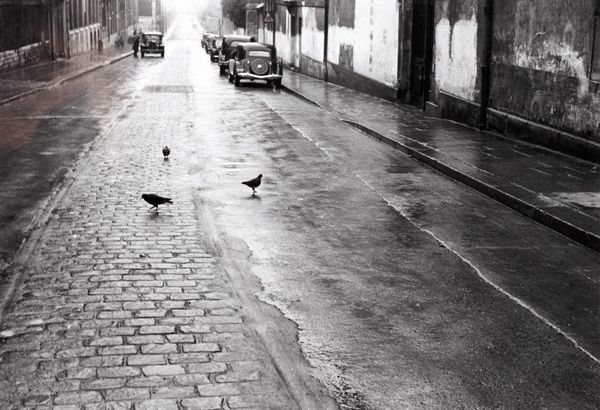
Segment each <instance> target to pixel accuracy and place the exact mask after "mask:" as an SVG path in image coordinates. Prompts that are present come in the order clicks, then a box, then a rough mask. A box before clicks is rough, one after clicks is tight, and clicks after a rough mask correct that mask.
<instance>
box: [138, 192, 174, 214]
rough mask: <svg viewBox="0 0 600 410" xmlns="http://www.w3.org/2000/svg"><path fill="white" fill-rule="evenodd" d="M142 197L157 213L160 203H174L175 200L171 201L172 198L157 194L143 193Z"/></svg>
mask: <svg viewBox="0 0 600 410" xmlns="http://www.w3.org/2000/svg"><path fill="white" fill-rule="evenodd" d="M142 199H143V200H144V201H146V202H148V203H149V204H150V205H152V208H154V209H155V211H156V213H158V206H159V205H162V204H172V203H173V201H171V198H163V197H162V196H158V195H156V194H143V195H142ZM152 208H150V209H152ZM150 209H149V210H150Z"/></svg>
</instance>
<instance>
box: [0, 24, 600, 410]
mask: <svg viewBox="0 0 600 410" xmlns="http://www.w3.org/2000/svg"><path fill="white" fill-rule="evenodd" d="M198 36H199V33H197V32H196V31H195V30H193V28H192V26H191V22H189V21H186V20H182V22H181V24H180V26H179V27H178V28H177V30H176V31H175V33H174V35H173V37H172V38H171V41H170V42H169V43H168V44H167V56H166V59H165V60H162V59H160V58H147V59H143V60H142V59H139V60H134V59H130V60H126V61H123V62H121V63H118V64H115V65H113V66H109V67H106V68H105V69H102V70H100V71H97V72H95V73H93V74H90V75H88V76H85V77H83V78H81V79H78V80H75V81H73V82H71V83H69V84H67V85H65V86H63V87H61V88H60V89H57V90H53V91H49V92H47V93H44V94H43V97H39V96H37V97H34V98H28V99H24V100H21V101H19V102H17V103H14V104H12V105H9V106H6V107H2V108H1V109H0V125H1V127H2V130H3V131H2V139H1V140H0V143H1V144H2V150H0V156H1V157H0V160H1V161H0V164H2V165H0V167H1V168H0V177H1V180H0V184H1V185H0V187H1V188H2V189H1V195H2V201H3V204H4V206H3V207H2V218H3V221H6V224H3V226H4V227H3V228H2V242H1V244H2V249H3V250H5V254H7V255H9V254H10V252H11V249H12V250H14V247H15V243H16V242H18V241H20V240H21V239H22V229H23V228H24V227H25V226H26V225H27V223H29V221H30V220H31V219H32V218H33V216H34V215H35V214H36V210H37V207H38V206H39V205H40V204H41V203H43V201H44V200H45V199H47V198H48V197H49V195H50V194H51V192H52V188H53V187H56V186H57V184H58V183H59V182H60V181H61V180H63V179H64V178H65V176H67V175H68V170H69V169H71V168H72V167H73V166H74V164H75V163H76V160H77V158H78V156H79V155H80V153H81V152H83V151H85V149H86V147H88V146H89V145H88V144H90V143H91V142H92V141H94V140H98V139H102V134H104V133H108V132H110V130H111V128H112V127H113V126H114V125H115V124H116V123H118V121H119V120H120V118H124V117H125V118H129V120H135V121H139V123H143V121H144V118H145V117H146V116H151V117H156V116H165V117H168V118H169V121H173V116H177V119H178V121H179V122H180V123H183V124H185V126H184V128H185V129H186V130H187V131H186V132H185V134H183V135H182V134H172V133H170V132H169V130H168V129H164V128H161V127H158V129H149V130H148V133H149V135H152V138H156V143H157V150H156V154H157V156H160V147H161V146H162V145H163V144H168V145H170V146H171V149H172V158H171V160H170V164H171V165H172V166H177V167H184V168H186V169H187V172H188V178H187V179H186V180H185V181H178V183H177V187H178V189H186V190H189V191H188V192H192V194H193V196H194V199H195V203H196V212H197V213H198V215H199V216H200V217H201V218H202V219H203V220H204V221H205V223H206V225H207V227H208V236H209V240H210V241H211V242H212V243H213V244H214V246H216V247H217V248H218V249H219V250H220V256H221V258H220V263H221V264H222V265H223V266H224V267H225V268H226V269H227V270H229V271H231V272H232V275H231V276H232V278H234V282H235V278H236V277H238V275H236V274H235V272H237V273H238V274H239V276H242V277H243V276H248V277H249V276H251V275H254V276H256V277H257V278H258V279H259V280H260V284H261V287H260V288H256V289H254V291H255V293H256V295H257V296H258V297H259V298H260V299H261V300H263V301H265V302H266V303H269V304H272V305H274V306H276V307H277V308H278V309H280V310H281V311H282V312H283V313H284V314H285V315H286V317H288V318H289V319H291V320H293V321H294V322H295V323H297V325H298V338H299V344H300V346H301V348H302V351H303V353H304V355H305V357H306V358H307V360H308V361H309V363H310V364H311V365H312V366H314V367H315V374H316V375H317V377H318V378H319V379H320V380H321V381H322V382H323V383H324V384H325V385H326V386H327V387H328V389H329V390H330V392H331V394H332V395H333V396H334V397H335V398H336V400H337V401H338V404H339V405H340V407H341V408H352V409H362V408H368V409H398V408H598V407H600V388H599V387H600V362H599V361H598V358H599V357H600V337H599V333H598V331H599V329H600V326H599V324H600V323H599V322H600V319H599V318H600V315H599V313H600V312H599V308H598V306H599V304H598V300H599V298H598V296H600V292H599V286H600V277H599V276H600V275H599V274H600V269H599V266H600V259H599V257H598V255H597V254H596V253H594V252H591V251H588V250H587V249H584V248H582V247H580V246H578V245H576V244H573V243H572V242H570V241H568V240H566V239H565V238H563V237H561V236H559V235H557V234H555V233H553V232H551V231H549V230H547V229H544V228H542V227H540V226H538V225H537V224H534V223H532V222H530V221H528V220H527V219H525V218H523V217H521V216H520V215H518V214H516V213H514V212H512V211H510V210H508V209H506V208H504V207H502V206H500V205H498V204H496V203H495V202H493V201H491V200H488V199H486V198H484V197H482V196H481V195H479V194H477V193H475V192H473V191H471V190H469V189H467V188H465V187H463V186H462V185H460V184H457V183H456V182H454V181H452V180H449V179H447V178H446V177H443V176H440V175H439V174H436V173H435V172H433V171H432V170H430V169H428V168H425V167H423V166H421V165H419V164H418V163H417V162H415V161H414V160H412V159H411V158H408V157H406V156H405V155H403V154H401V153H399V152H397V151H394V150H392V149H391V148H389V147H387V146H385V145H381V144H379V143H377V142H375V141H373V140H371V139H369V138H368V137H366V136H365V135H363V134H360V133H358V132H357V131H355V130H353V129H351V128H349V127H348V126H346V125H344V124H342V123H340V122H337V121H336V120H335V119H334V118H332V117H331V116H329V115H327V114H325V113H323V112H322V111H320V110H318V109H317V108H315V107H313V106H310V105H308V104H305V103H304V102H302V101H300V100H298V99H295V98H294V97H292V96H290V95H287V94H285V93H282V92H278V91H274V90H271V89H269V88H267V87H265V86H263V85H262V84H250V85H243V86H242V87H240V88H235V87H233V86H232V85H231V84H229V83H228V82H227V80H226V78H225V77H220V76H219V74H218V68H217V67H216V66H215V65H214V64H211V63H210V62H209V58H208V56H207V55H206V54H204V52H203V50H201V48H200V46H199V40H198V38H199V37H198ZM284 83H285V80H284ZM150 93H161V95H164V101H169V98H170V96H171V97H173V95H177V96H178V97H179V96H180V95H181V94H185V95H186V98H185V106H183V107H178V106H169V107H168V109H166V108H165V106H164V105H162V104H157V106H156V107H152V106H148V105H144V107H147V108H146V109H145V111H143V112H140V110H135V107H136V105H143V104H141V103H140V102H142V101H143V100H144V98H145V96H147V95H149V94H150ZM173 101H177V102H178V103H180V102H181V101H182V100H181V99H180V98H176V99H175V98H173ZM134 115H135V117H134V118H133V119H132V118H130V117H131V116H134ZM128 116H129V117H128ZM165 122H167V121H165ZM153 124H154V122H153ZM117 146H118V145H115V149H116V148H117ZM92 149H93V148H92ZM115 155H116V156H117V155H119V153H118V152H117V151H116V152H115ZM23 169H27V170H29V172H27V173H23V172H19V171H20V170H23ZM114 172H115V173H118V172H119V170H118V169H115V170H114ZM259 173H262V174H263V175H264V179H263V184H262V185H261V187H260V188H259V189H258V194H257V195H256V196H252V195H251V191H250V190H249V189H248V188H246V187H245V186H243V185H241V184H240V182H241V181H243V180H246V179H249V178H251V177H254V176H256V175H258V174H259ZM72 177H74V178H76V175H73V176H72ZM182 187H184V188H182ZM165 193H169V195H171V196H173V197H174V199H175V202H176V203H177V195H178V193H177V192H169V187H165ZM8 199H11V200H8ZM90 206H93V205H90ZM175 206H176V205H175ZM142 209H143V207H141V210H142ZM11 247H12V248H11ZM233 285H234V286H239V287H243V286H246V283H245V282H239V283H237V284H236V283H234V284H233Z"/></svg>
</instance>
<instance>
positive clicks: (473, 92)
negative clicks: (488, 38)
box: [433, 0, 479, 101]
mask: <svg viewBox="0 0 600 410" xmlns="http://www.w3.org/2000/svg"><path fill="white" fill-rule="evenodd" d="M477 11H478V5H477V2H476V1H473V0H442V1H439V2H437V7H436V10H435V16H436V17H435V21H436V23H435V33H434V36H435V41H434V49H433V50H434V51H433V62H434V67H433V78H434V79H435V81H434V82H435V83H434V84H433V88H434V90H433V94H434V96H436V97H437V94H438V93H439V92H440V91H441V92H444V93H447V94H451V95H454V96H457V97H460V98H462V99H465V100H467V101H476V100H477V99H478V98H479V90H478V83H477V82H478V75H479V70H478V66H479V62H478V55H477V50H478V47H477V40H478V23H477ZM435 99H437V98H435Z"/></svg>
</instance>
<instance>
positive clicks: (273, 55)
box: [229, 43, 283, 88]
mask: <svg viewBox="0 0 600 410" xmlns="http://www.w3.org/2000/svg"><path fill="white" fill-rule="evenodd" d="M282 78H283V66H282V61H281V60H280V59H278V58H277V49H276V48H275V47H274V46H272V45H270V44H263V43H239V44H238V45H237V49H236V53H235V56H234V58H233V59H231V60H229V82H233V83H235V85H236V87H237V86H239V85H240V81H241V80H250V81H255V80H264V81H266V82H267V84H269V85H273V84H274V85H275V87H277V88H279V87H281V79H282Z"/></svg>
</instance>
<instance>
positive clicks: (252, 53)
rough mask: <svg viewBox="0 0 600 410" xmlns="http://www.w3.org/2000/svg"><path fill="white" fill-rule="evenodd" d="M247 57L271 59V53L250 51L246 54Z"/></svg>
mask: <svg viewBox="0 0 600 410" xmlns="http://www.w3.org/2000/svg"><path fill="white" fill-rule="evenodd" d="M248 57H267V58H269V57H271V53H269V52H268V51H260V50H251V51H249V52H248Z"/></svg>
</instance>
